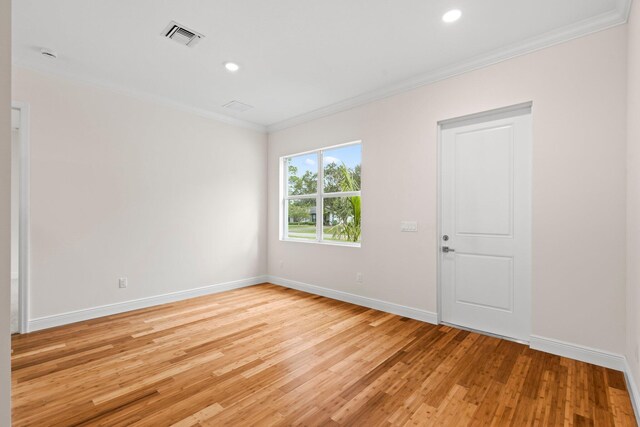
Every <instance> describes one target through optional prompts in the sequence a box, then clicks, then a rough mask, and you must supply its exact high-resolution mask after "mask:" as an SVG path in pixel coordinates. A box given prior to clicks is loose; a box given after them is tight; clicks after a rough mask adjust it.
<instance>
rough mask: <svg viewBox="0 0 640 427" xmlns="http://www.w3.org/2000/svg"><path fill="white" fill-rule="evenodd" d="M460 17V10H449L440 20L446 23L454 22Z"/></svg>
mask: <svg viewBox="0 0 640 427" xmlns="http://www.w3.org/2000/svg"><path fill="white" fill-rule="evenodd" d="M461 16H462V12H461V11H460V9H451V10H450V11H448V12H447V13H445V14H444V15H442V20H443V21H444V22H446V23H448V24H449V23H451V22H456V21H457V20H458V19H460V17H461Z"/></svg>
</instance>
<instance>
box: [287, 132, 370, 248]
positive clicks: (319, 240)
mask: <svg viewBox="0 0 640 427" xmlns="http://www.w3.org/2000/svg"><path fill="white" fill-rule="evenodd" d="M350 145H360V150H361V151H360V152H361V153H362V141H361V140H357V141H351V142H347V143H344V144H338V145H332V146H329V147H323V148H320V149H316V150H309V151H303V152H300V153H295V154H289V155H286V156H282V157H280V240H281V241H284V242H296V243H311V244H321V245H333V246H348V247H355V248H359V247H361V246H362V235H363V232H362V230H361V234H360V242H357V243H356V242H338V241H334V240H324V235H323V225H322V223H323V218H324V199H325V198H327V197H353V196H359V197H360V199H361V200H362V194H361V193H362V191H345V192H337V193H325V192H324V152H325V151H329V150H335V149H336V148H342V147H348V146H350ZM314 153H315V154H316V156H317V161H316V163H317V165H318V172H317V178H318V185H317V188H316V193H314V194H305V195H297V196H290V195H289V179H288V168H287V160H288V159H290V158H292V157H298V156H302V155H305V154H314ZM360 170H361V171H362V157H360ZM360 179H361V180H362V176H361V177H360ZM361 185H362V184H361ZM361 189H362V188H361ZM301 199H315V200H316V238H315V240H311V239H302V238H301V239H296V238H290V237H287V236H288V234H289V221H288V218H289V203H288V202H289V200H301ZM361 220H362V219H361Z"/></svg>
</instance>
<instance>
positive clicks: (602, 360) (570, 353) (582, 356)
mask: <svg viewBox="0 0 640 427" xmlns="http://www.w3.org/2000/svg"><path fill="white" fill-rule="evenodd" d="M529 346H530V347H531V348H532V349H534V350H540V351H544V352H545V353H551V354H556V355H558V356H563V357H567V358H569V359H575V360H579V361H581V362H587V363H591V364H593V365H598V366H604V367H605V368H610V369H615V370H617V371H622V372H626V359H625V357H624V356H622V355H620V354H615V353H609V352H607V351H604V350H598V349H595V348H591V347H586V346H583V345H578V344H571V343H567V342H564V341H559V340H555V339H552V338H545V337H541V336H538V335H531V339H530V341H529Z"/></svg>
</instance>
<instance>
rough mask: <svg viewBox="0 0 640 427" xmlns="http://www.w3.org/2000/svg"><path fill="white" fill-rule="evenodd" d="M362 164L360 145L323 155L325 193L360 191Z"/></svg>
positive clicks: (328, 151) (334, 150) (329, 151)
mask: <svg viewBox="0 0 640 427" xmlns="http://www.w3.org/2000/svg"><path fill="white" fill-rule="evenodd" d="M361 162H362V145H360V144H354V145H347V146H346V147H340V148H335V149H333V150H326V151H325V152H324V153H323V163H324V165H323V166H324V191H325V193H337V192H340V191H359V190H360V164H361Z"/></svg>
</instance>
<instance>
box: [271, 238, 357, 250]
mask: <svg viewBox="0 0 640 427" xmlns="http://www.w3.org/2000/svg"><path fill="white" fill-rule="evenodd" d="M280 241H281V242H288V243H306V244H311V245H322V246H342V247H345V248H360V247H362V243H349V242H327V241H322V242H318V241H317V240H304V239H282V238H281V239H280Z"/></svg>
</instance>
